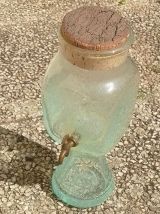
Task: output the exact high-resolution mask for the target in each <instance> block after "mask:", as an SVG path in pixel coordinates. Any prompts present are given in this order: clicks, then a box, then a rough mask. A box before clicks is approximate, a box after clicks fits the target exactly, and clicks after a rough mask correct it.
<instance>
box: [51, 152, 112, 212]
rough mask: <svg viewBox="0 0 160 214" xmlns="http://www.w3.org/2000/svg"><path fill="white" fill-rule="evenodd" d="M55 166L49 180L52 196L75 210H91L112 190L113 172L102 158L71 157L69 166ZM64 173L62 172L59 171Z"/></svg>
mask: <svg viewBox="0 0 160 214" xmlns="http://www.w3.org/2000/svg"><path fill="white" fill-rule="evenodd" d="M67 159H68V158H66V160H65V163H64V164H62V165H60V166H58V167H57V169H56V171H55V172H54V174H53V177H52V190H53V193H54V194H55V195H56V196H57V197H58V198H59V199H60V200H62V201H63V202H65V203H66V204H68V205H72V206H74V207H78V208H87V207H94V206H97V205H99V204H101V203H102V202H103V201H105V200H106V199H107V198H108V197H109V196H110V195H111V193H112V191H113V189H114V180H113V177H112V173H111V171H110V170H109V168H108V165H107V164H106V160H105V157H101V158H96V157H93V156H90V157H84V156H83V158H82V157H81V158H78V157H73V156H72V157H71V159H70V161H69V162H70V163H72V164H69V165H70V167H69V168H68V169H67V170H66V167H67V166H66V163H67V162H68V161H67ZM62 170H63V171H62Z"/></svg>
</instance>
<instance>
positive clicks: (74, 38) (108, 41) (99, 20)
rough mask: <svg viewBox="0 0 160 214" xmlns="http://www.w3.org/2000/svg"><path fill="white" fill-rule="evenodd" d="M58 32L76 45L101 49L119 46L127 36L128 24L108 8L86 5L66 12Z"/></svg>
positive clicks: (90, 48) (89, 48)
mask: <svg viewBox="0 0 160 214" xmlns="http://www.w3.org/2000/svg"><path fill="white" fill-rule="evenodd" d="M60 32H61V35H62V37H63V38H64V39H65V40H66V41H67V42H68V43H70V44H72V45H74V46H76V47H80V48H83V49H88V50H97V51H102V50H111V49H114V48H119V47H121V46H122V45H123V44H124V43H125V42H126V40H127V38H128V36H129V26H128V23H127V22H126V20H125V19H124V18H123V17H121V15H120V14H119V13H117V12H115V11H113V10H111V9H109V8H106V7H105V8H102V7H99V6H87V7H80V8H78V9H75V10H73V11H71V12H69V13H67V14H66V15H65V16H64V18H63V21H62V25H61V29H60Z"/></svg>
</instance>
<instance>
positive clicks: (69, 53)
mask: <svg viewBox="0 0 160 214" xmlns="http://www.w3.org/2000/svg"><path fill="white" fill-rule="evenodd" d="M59 41H60V48H59V51H60V53H61V54H62V55H63V56H64V57H65V58H66V59H67V60H68V61H69V62H70V63H72V64H73V65H76V66H78V67H80V68H83V69H88V70H108V69H112V68H115V67H118V66H120V65H121V64H122V63H124V61H125V60H126V58H127V56H128V49H129V47H130V45H131V43H132V41H133V34H132V32H131V34H130V36H129V38H128V40H127V42H126V43H125V44H124V45H123V46H122V47H120V48H117V49H112V50H109V51H108V50H107V51H96V50H88V49H82V48H79V47H76V46H74V45H72V44H70V43H68V42H67V41H65V39H64V38H63V37H62V36H61V34H60V33H59Z"/></svg>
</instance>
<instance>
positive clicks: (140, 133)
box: [0, 0, 160, 214]
mask: <svg viewBox="0 0 160 214" xmlns="http://www.w3.org/2000/svg"><path fill="white" fill-rule="evenodd" d="M96 3H97V4H100V5H102V6H105V5H109V6H111V7H113V8H116V9H117V10H119V11H121V13H122V14H123V15H124V16H125V17H127V19H128V20H130V22H131V25H132V27H133V30H134V32H135V37H136V42H135V43H134V45H133V46H132V48H131V50H130V53H131V56H132V58H133V59H134V61H135V62H136V63H137V65H138V67H139V72H140V75H141V84H140V87H139V94H138V98H137V103H136V105H135V112H134V115H133V117H132V121H131V122H130V126H129V128H128V130H127V131H126V133H125V135H124V136H123V138H122V139H121V141H120V142H119V144H118V146H117V147H115V148H114V150H112V152H111V153H110V154H108V155H107V159H108V161H109V163H110V166H111V168H112V170H113V173H114V176H115V180H116V189H115V192H114V194H113V195H112V196H111V197H110V198H109V199H108V200H107V201H106V202H104V203H103V204H102V205H101V206H98V207H95V208H90V209H77V208H71V207H68V206H65V205H64V204H63V203H61V202H60V201H58V200H57V199H56V197H55V196H54V195H52V192H51V189H50V178H51V174H52V171H53V169H54V168H55V165H56V161H57V157H58V154H59V150H60V146H56V145H55V144H53V143H52V141H51V139H50V138H49V137H48V135H47V133H46V131H45V130H44V127H43V123H42V120H41V118H42V112H41V103H40V89H41V82H42V79H43V76H44V73H45V70H46V68H47V66H48V63H49V61H50V60H51V58H52V57H53V55H54V53H55V52H56V51H57V47H58V41H57V35H56V33H57V27H58V26H59V23H60V21H61V19H62V17H63V16H64V14H65V13H66V12H67V11H69V10H71V9H73V8H76V7H78V6H80V5H86V4H87V5H89V4H96ZM159 10H160V2H159V1H151V0H150V1H149V0H141V1H138V0H137V1H136V0H132V1H131V0H128V1H127V0H126V1H125V0H119V1H116V0H115V1H113V0H108V1H106V0H99V1H98V0H94V1H92V0H66V1H65V0H26V1H25V0H23V1H22V0H21V1H19V0H1V1H0V71H1V72H0V83H1V84H0V213H2V214H14V213H15V214H22V213H24V214H32V213H33V214H43V213H47V214H50V213H52V214H63V213H69V214H76V213H79V214H80V213H96V214H102V213H105V214H143V213H145V214H156V213H157V214H158V213H160V161H159V160H160V154H159V150H160V137H159V136H160V108H159V106H160V75H159V73H160V43H159V41H158V38H159V39H160V32H159V26H160V15H159Z"/></svg>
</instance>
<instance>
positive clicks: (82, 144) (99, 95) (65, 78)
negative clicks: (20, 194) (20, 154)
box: [42, 50, 139, 208]
mask: <svg viewBox="0 0 160 214" xmlns="http://www.w3.org/2000/svg"><path fill="white" fill-rule="evenodd" d="M125 51H127V50H125ZM107 57H112V58H113V59H114V57H115V56H114V54H113V53H112V54H111V56H110V55H109V56H106V60H107ZM115 63H116V61H115ZM138 82H139V74H138V72H137V68H136V66H135V65H134V63H133V62H132V60H131V59H130V57H126V58H125V60H124V61H123V62H122V63H120V64H119V65H118V66H113V68H111V67H110V68H107V67H106V69H102V70H101V69H99V70H96V69H95V70H94V69H93V70H90V69H85V68H80V67H79V66H76V65H73V64H72V63H71V62H70V61H68V60H67V59H66V57H65V56H64V54H62V53H61V51H59V52H58V53H57V54H56V55H55V57H54V59H53V60H52V61H51V63H50V65H49V68H48V70H47V73H46V75H45V80H44V86H43V93H42V99H43V100H42V104H43V114H44V123H45V126H46V129H47V131H48V133H49V135H50V136H51V137H52V138H53V139H54V140H55V141H56V142H58V143H61V141H62V139H63V137H64V136H65V135H67V134H70V135H72V134H73V133H77V134H78V135H79V136H80V139H79V142H78V146H76V147H74V148H72V149H71V152H70V154H69V156H68V157H66V158H65V160H64V162H63V163H62V165H60V166H58V167H57V169H56V171H55V172H54V174H53V178H52V187H53V191H54V193H55V194H56V195H57V196H58V197H59V198H60V199H61V200H62V201H64V202H65V203H67V204H70V205H72V206H76V207H81V208H86V207H92V206H96V205H98V204H100V203H102V202H103V201H104V200H105V199H106V198H107V197H108V196H109V195H110V193H111V192H112V190H113V186H114V181H113V178H112V174H111V172H110V170H109V168H108V165H107V163H106V161H105V157H104V155H105V154H106V153H107V152H108V151H110V150H111V148H112V147H113V146H114V145H116V143H118V141H119V140H120V138H121V137H122V135H123V133H124V131H125V129H126V128H127V126H128V124H129V120H130V118H131V115H132V112H133V109H134V104H135V100H136V96H137V89H138Z"/></svg>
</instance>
